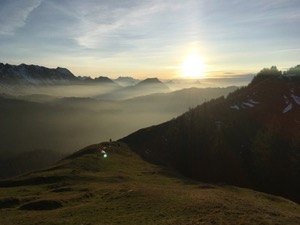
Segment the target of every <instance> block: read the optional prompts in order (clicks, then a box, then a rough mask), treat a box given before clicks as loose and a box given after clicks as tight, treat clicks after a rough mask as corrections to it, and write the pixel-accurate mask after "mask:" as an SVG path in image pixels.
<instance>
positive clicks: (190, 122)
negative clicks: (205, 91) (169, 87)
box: [121, 67, 300, 202]
mask: <svg viewBox="0 0 300 225" xmlns="http://www.w3.org/2000/svg"><path fill="white" fill-rule="evenodd" d="M295 68H298V67H295ZM295 68H292V69H291V70H289V71H288V72H287V73H284V74H281V72H280V71H278V70H277V68H276V67H272V68H271V69H264V70H262V71H261V72H260V73H259V74H258V75H257V76H256V77H254V79H253V81H252V82H251V83H250V84H249V85H248V86H247V87H244V88H240V89H239V90H237V91H235V92H234V93H232V94H230V95H229V96H228V97H227V98H224V97H221V98H218V99H215V100H211V101H209V102H206V103H204V104H202V105H200V106H197V107H195V108H194V109H191V110H189V111H188V112H186V113H185V114H183V115H181V116H179V117H177V118H176V119H173V120H171V121H168V122H166V123H163V124H160V125H157V126H152V127H148V128H145V129H142V130H140V131H137V132H135V133H133V134H131V135H129V136H127V137H125V138H123V139H121V140H122V141H124V142H126V143H127V144H128V145H129V146H130V147H131V148H132V149H134V151H136V152H137V153H138V154H140V155H141V156H142V157H143V158H144V159H146V160H148V161H150V162H153V163H157V164H160V165H171V166H173V167H174V168H176V169H178V170H179V171H181V172H182V173H183V174H185V175H186V176H189V177H192V178H194V179H198V180H201V181H206V182H223V183H228V184H233V185H239V186H243V187H249V188H255V189H257V190H261V191H265V192H268V193H274V194H278V195H282V196H285V197H288V198H290V199H293V200H295V201H298V202H300V198H299V196H300V194H299V190H300V152H299V149H300V125H299V121H300V79H299V75H298V74H296V73H295V71H298V72H299V70H297V69H295ZM291 71H293V72H291Z"/></svg>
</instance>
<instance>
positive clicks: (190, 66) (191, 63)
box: [181, 55, 205, 78]
mask: <svg viewBox="0 0 300 225" xmlns="http://www.w3.org/2000/svg"><path fill="white" fill-rule="evenodd" d="M181 76H182V77H186V78H203V77H204V76H205V74H204V62H203V59H202V57H201V56H199V55H189V56H187V57H186V58H185V60H184V62H183V64H182V66H181Z"/></svg>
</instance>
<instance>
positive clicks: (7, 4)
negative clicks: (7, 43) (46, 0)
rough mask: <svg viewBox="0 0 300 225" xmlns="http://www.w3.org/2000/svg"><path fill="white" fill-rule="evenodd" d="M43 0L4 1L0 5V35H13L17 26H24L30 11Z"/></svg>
mask: <svg viewBox="0 0 300 225" xmlns="http://www.w3.org/2000/svg"><path fill="white" fill-rule="evenodd" d="M42 1H43V0H26V1H23V0H14V1H8V0H6V1H4V2H3V3H2V4H1V7H0V36H1V35H9V36H10V35H14V34H15V32H16V30H17V29H18V28H21V27H23V26H25V24H26V20H27V18H28V16H29V15H30V14H31V12H32V11H33V10H34V9H36V8H37V7H39V5H40V4H41V3H42Z"/></svg>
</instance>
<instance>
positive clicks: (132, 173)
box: [0, 142, 300, 225]
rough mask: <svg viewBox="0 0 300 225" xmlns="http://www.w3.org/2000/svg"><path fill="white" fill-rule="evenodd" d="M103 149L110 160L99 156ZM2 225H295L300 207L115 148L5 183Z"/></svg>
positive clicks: (87, 152) (91, 151) (0, 189)
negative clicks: (197, 179) (201, 178)
mask: <svg viewBox="0 0 300 225" xmlns="http://www.w3.org/2000/svg"><path fill="white" fill-rule="evenodd" d="M109 146H110V147H109ZM104 147H106V149H107V152H108V154H109V157H108V158H106V159H104V158H101V156H100V150H101V149H103V148H104ZM0 224H3V225H15V224H18V225H22V224H30V225H32V224H45V225H48V224H49V225H50V224H51V225H52V224H53V225H54V224H57V225H58V224H64V225H67V224H70V225H71V224H72V225H77V224H78V225H97V224H99V225H100V224H103V225H104V224H105V225H109V224H127V225H130V224H138V225H140V224H143V225H144V224H178V225H180V224H182V225H187V224H190V225H196V224H225V225H226V224H295V225H296V224H300V207H299V205H297V204H296V203H293V202H291V201H288V200H285V199H283V198H279V197H275V196H271V195H267V194H263V193H259V192H255V191H252V190H249V189H242V188H236V187H232V186H217V185H211V184H204V183H199V182H194V181H191V180H188V179H186V178H183V177H181V176H180V175H178V174H176V173H175V172H173V171H170V170H168V169H166V168H161V167H157V166H154V165H151V164H148V163H147V162H144V161H143V160H141V159H140V158H139V157H138V156H137V155H135V153H133V152H132V151H130V150H129V149H128V148H127V147H126V146H125V145H123V144H120V143H115V142H114V143H101V144H97V145H92V146H89V147H87V148H85V149H83V150H81V151H79V152H77V153H76V154H74V155H73V156H71V157H69V158H67V159H65V160H63V161H61V162H60V163H59V164H57V165H56V166H55V167H53V168H50V169H48V170H44V171H38V172H35V173H31V174H28V175H26V176H23V177H18V178H16V179H14V180H9V181H6V182H3V181H2V182H0Z"/></svg>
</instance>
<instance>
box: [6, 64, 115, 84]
mask: <svg viewBox="0 0 300 225" xmlns="http://www.w3.org/2000/svg"><path fill="white" fill-rule="evenodd" d="M86 83H96V84H99V83H104V84H113V85H117V84H116V83H115V82H113V81H112V80H111V79H109V78H108V77H103V76H100V77H97V78H94V79H92V78H91V77H77V76H75V75H74V74H73V73H71V72H70V71H69V70H68V69H66V68H61V67H57V68H56V69H50V68H47V67H43V66H37V65H26V64H20V65H18V66H17V65H10V64H3V63H0V84H2V85H34V86H36V85H70V84H86Z"/></svg>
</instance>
